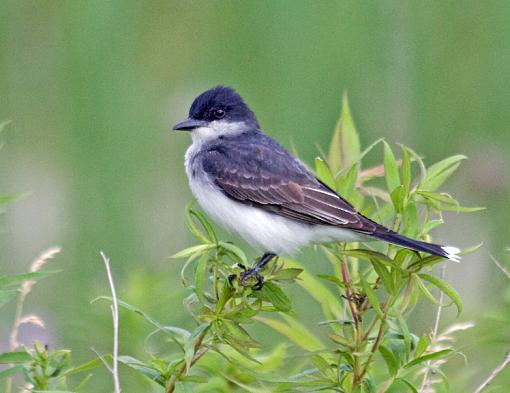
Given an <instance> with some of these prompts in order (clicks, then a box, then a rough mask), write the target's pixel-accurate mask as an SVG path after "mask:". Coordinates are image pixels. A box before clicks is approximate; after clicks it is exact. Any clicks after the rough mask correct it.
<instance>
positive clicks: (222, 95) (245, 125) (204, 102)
mask: <svg viewBox="0 0 510 393" xmlns="http://www.w3.org/2000/svg"><path fill="white" fill-rule="evenodd" d="M258 128H259V124H258V122H257V119H256V118H255V115H254V113H253V112H252V111H251V110H250V108H248V105H246V104H245V102H244V101H243V99H242V98H241V96H240V95H239V94H238V93H237V92H236V91H235V90H234V89H232V88H230V87H224V86H218V87H214V88H212V89H210V90H207V91H206V92H204V93H202V94H200V95H199V96H198V97H197V98H195V100H194V101H193V104H192V105H191V108H190V110H189V117H188V118H187V119H186V120H183V121H181V122H179V123H177V124H176V125H175V126H174V127H173V129H174V130H178V131H190V132H191V133H192V136H193V139H194V140H195V139H198V140H206V139H207V140H209V139H215V138H217V137H220V136H225V135H233V134H237V133H240V132H243V131H245V130H248V129H258Z"/></svg>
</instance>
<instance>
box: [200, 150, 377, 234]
mask: <svg viewBox="0 0 510 393" xmlns="http://www.w3.org/2000/svg"><path fill="white" fill-rule="evenodd" d="M202 160H203V161H202V164H203V168H204V170H205V171H206V173H207V174H208V175H209V176H211V177H212V179H213V180H214V183H215V184H216V185H217V186H218V188H219V189H220V190H222V191H223V193H224V194H225V195H227V196H228V197H230V198H232V199H234V200H236V201H238V202H241V203H245V204H251V205H256V206H258V207H260V208H262V209H265V210H267V211H269V212H272V213H274V214H278V215H280V216H284V217H286V218H289V219H293V220H296V221H299V222H303V223H308V224H320V225H333V226H340V227H342V228H349V229H353V230H356V231H359V232H363V233H367V234H371V233H374V232H375V231H376V229H377V228H380V226H379V225H378V224H376V223H374V222H373V221H371V220H369V219H368V218H366V217H364V216H362V215H361V214H359V213H358V212H357V211H356V210H355V209H354V207H353V206H352V205H351V204H349V203H348V202H347V201H345V200H344V199H342V198H341V197H340V196H339V195H338V194H336V193H335V192H334V191H333V190H331V189H330V188H329V187H327V186H326V185H325V184H323V183H322V182H320V181H319V180H318V179H317V178H316V177H315V176H314V175H313V174H311V173H310V172H309V171H308V170H307V169H306V168H305V167H304V165H303V164H302V163H301V162H299V161H298V160H297V159H295V158H294V157H292V156H291V155H290V154H288V153H287V152H286V151H284V150H283V149H281V150H279V149H275V147H274V146H265V145H263V144H262V145H261V144H260V143H257V144H249V143H244V144H239V143H237V144H232V145H229V144H228V143H223V144H222V145H220V146H215V147H212V148H210V149H209V150H208V151H207V152H205V153H204V155H203V157H202Z"/></svg>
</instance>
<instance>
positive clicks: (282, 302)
mask: <svg viewBox="0 0 510 393" xmlns="http://www.w3.org/2000/svg"><path fill="white" fill-rule="evenodd" d="M253 295H254V296H255V297H257V298H258V299H260V300H263V301H266V302H270V303H271V304H272V305H273V306H274V307H275V308H276V309H277V310H279V311H283V312H288V311H290V310H291V309H292V302H291V301H290V299H289V298H288V296H287V295H286V294H285V293H284V292H283V291H282V290H281V288H280V287H279V286H278V285H276V284H274V283H272V282H266V283H265V284H264V286H263V287H262V289H261V290H260V291H255V292H253Z"/></svg>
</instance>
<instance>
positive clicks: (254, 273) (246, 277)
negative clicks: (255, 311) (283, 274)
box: [228, 265, 264, 291]
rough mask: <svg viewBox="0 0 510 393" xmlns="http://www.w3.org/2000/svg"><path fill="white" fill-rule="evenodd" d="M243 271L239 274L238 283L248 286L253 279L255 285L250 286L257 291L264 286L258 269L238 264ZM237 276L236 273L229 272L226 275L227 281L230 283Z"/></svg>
mask: <svg viewBox="0 0 510 393" xmlns="http://www.w3.org/2000/svg"><path fill="white" fill-rule="evenodd" d="M239 267H241V268H242V269H243V270H244V271H243V272H241V274H240V275H239V284H240V285H241V286H243V287H249V286H251V285H252V283H253V281H255V285H253V286H252V289H254V290H255V291H258V290H260V289H262V287H263V286H264V277H263V276H262V275H261V274H260V273H259V269H256V268H252V269H246V267H244V266H242V265H239ZM236 278H237V274H231V275H230V276H228V281H229V283H230V284H232V282H233V281H234V279H236Z"/></svg>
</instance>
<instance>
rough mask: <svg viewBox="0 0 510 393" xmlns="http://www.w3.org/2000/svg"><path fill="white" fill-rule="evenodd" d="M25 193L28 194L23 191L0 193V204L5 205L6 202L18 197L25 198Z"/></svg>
mask: <svg viewBox="0 0 510 393" xmlns="http://www.w3.org/2000/svg"><path fill="white" fill-rule="evenodd" d="M27 195H29V194H28V193H24V192H18V193H15V194H4V195H0V205H5V204H6V203H10V202H14V201H17V200H19V199H22V198H25V197H26V196H27Z"/></svg>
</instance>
